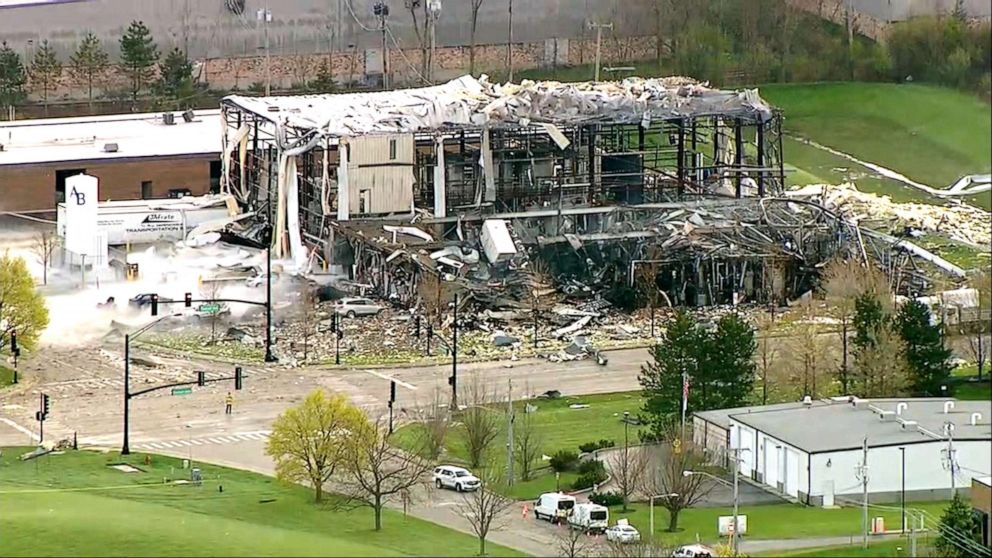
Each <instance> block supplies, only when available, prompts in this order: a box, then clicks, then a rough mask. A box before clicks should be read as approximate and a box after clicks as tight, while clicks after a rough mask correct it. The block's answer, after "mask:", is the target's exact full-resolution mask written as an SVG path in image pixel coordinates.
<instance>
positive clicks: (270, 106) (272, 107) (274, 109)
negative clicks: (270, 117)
mask: <svg viewBox="0 0 992 558" xmlns="http://www.w3.org/2000/svg"><path fill="white" fill-rule="evenodd" d="M265 110H267V111H269V112H279V107H277V106H276V105H269V106H268V107H267V108H266V109H265Z"/></svg>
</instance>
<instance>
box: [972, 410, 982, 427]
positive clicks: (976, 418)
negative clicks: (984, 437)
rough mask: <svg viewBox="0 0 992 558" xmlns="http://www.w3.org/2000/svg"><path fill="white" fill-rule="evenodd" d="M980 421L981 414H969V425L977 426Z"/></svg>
mask: <svg viewBox="0 0 992 558" xmlns="http://www.w3.org/2000/svg"><path fill="white" fill-rule="evenodd" d="M980 420H982V413H971V425H972V426H978V421H980Z"/></svg>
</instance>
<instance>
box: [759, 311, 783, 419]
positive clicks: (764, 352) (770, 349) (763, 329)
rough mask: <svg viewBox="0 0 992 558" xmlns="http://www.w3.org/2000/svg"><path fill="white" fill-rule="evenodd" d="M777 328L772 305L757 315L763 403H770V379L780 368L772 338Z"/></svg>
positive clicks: (775, 345) (777, 351) (776, 348)
mask: <svg viewBox="0 0 992 558" xmlns="http://www.w3.org/2000/svg"><path fill="white" fill-rule="evenodd" d="M774 329H775V309H774V307H772V308H771V309H770V311H769V312H762V313H760V314H758V316H757V330H758V354H757V357H758V371H759V372H760V373H761V404H762V405H766V404H767V403H768V379H769V376H770V375H772V374H773V373H774V372H775V371H776V370H777V369H778V368H777V367H776V366H775V361H776V360H778V353H779V350H778V347H777V344H776V343H775V340H774V339H772V332H773V331H774Z"/></svg>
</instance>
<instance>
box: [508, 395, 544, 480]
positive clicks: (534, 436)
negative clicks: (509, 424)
mask: <svg viewBox="0 0 992 558" xmlns="http://www.w3.org/2000/svg"><path fill="white" fill-rule="evenodd" d="M543 445H544V435H543V434H542V433H541V431H540V430H538V428H537V420H536V419H534V413H529V412H527V410H526V408H525V409H524V413H523V415H520V416H519V418H518V419H515V420H514V422H513V460H514V463H516V465H517V467H518V468H519V470H520V480H524V481H528V480H530V477H531V474H532V473H533V472H534V465H535V464H536V463H537V462H538V460H539V459H540V458H541V447H542V446H543Z"/></svg>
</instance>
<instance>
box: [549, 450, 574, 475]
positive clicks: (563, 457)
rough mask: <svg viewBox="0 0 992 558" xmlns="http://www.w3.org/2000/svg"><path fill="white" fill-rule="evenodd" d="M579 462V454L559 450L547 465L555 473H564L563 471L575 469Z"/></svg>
mask: <svg viewBox="0 0 992 558" xmlns="http://www.w3.org/2000/svg"><path fill="white" fill-rule="evenodd" d="M578 462H579V454H577V453H575V452H574V451H571V450H559V451H557V452H555V454H554V455H552V456H551V460H550V461H548V465H549V466H550V467H551V470H552V471H554V472H556V473H564V472H565V471H571V470H572V469H575V466H576V465H577V464H578Z"/></svg>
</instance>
